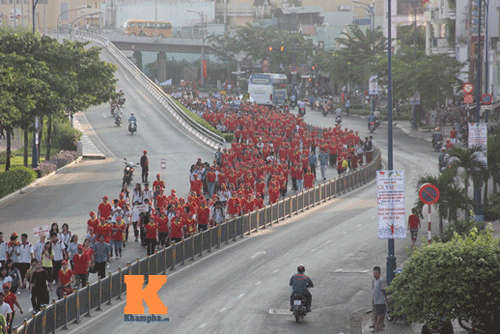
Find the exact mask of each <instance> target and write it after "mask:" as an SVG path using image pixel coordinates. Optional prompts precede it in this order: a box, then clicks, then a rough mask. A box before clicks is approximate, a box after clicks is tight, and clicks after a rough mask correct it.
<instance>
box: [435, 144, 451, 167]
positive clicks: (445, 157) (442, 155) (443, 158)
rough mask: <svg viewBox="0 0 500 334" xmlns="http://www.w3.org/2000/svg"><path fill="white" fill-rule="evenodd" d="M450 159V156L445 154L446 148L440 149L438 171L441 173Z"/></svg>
mask: <svg viewBox="0 0 500 334" xmlns="http://www.w3.org/2000/svg"><path fill="white" fill-rule="evenodd" d="M449 158H450V155H449V154H448V153H447V152H446V147H444V146H443V147H441V153H439V158H438V159H439V170H440V171H442V170H443V169H444V168H446V165H447V164H448V159H449Z"/></svg>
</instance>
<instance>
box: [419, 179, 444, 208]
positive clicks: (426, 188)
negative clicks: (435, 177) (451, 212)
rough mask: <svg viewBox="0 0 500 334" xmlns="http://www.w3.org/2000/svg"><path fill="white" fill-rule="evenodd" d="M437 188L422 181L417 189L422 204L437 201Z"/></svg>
mask: <svg viewBox="0 0 500 334" xmlns="http://www.w3.org/2000/svg"><path fill="white" fill-rule="evenodd" d="M439 195H440V193H439V189H438V187H436V186H435V185H433V184H431V183H424V184H423V185H422V186H421V187H420V190H419V191H418V197H419V198H420V200H421V201H422V203H424V204H428V205H431V204H436V203H437V201H439Z"/></svg>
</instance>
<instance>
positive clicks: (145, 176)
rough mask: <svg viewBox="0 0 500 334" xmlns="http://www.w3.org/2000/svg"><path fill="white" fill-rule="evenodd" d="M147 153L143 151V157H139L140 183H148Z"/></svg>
mask: <svg viewBox="0 0 500 334" xmlns="http://www.w3.org/2000/svg"><path fill="white" fill-rule="evenodd" d="M147 154H148V151H146V150H144V151H143V155H142V157H141V162H140V164H141V170H142V183H146V182H148V173H149V159H148V156H147Z"/></svg>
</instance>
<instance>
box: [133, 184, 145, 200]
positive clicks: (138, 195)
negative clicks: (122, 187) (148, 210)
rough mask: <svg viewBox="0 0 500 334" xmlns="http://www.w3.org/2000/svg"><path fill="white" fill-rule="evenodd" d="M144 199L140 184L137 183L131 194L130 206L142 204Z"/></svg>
mask: <svg viewBox="0 0 500 334" xmlns="http://www.w3.org/2000/svg"><path fill="white" fill-rule="evenodd" d="M143 200H144V198H143V193H142V188H141V184H140V183H137V184H136V185H135V188H134V191H133V192H132V204H136V203H137V204H142V202H143Z"/></svg>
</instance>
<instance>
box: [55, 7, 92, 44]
mask: <svg viewBox="0 0 500 334" xmlns="http://www.w3.org/2000/svg"><path fill="white" fill-rule="evenodd" d="M87 8H90V7H88V6H84V7H78V8H73V9H67V10H65V11H62V12H61V13H60V14H59V16H58V17H57V27H56V28H57V39H59V29H60V28H59V27H60V26H61V18H62V16H63V15H65V14H68V13H70V12H74V11H78V10H82V9H87Z"/></svg>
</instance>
